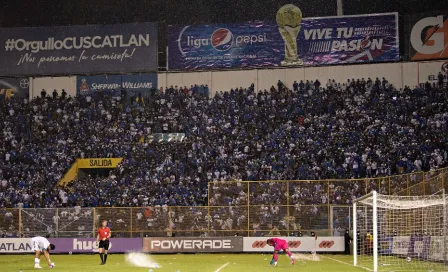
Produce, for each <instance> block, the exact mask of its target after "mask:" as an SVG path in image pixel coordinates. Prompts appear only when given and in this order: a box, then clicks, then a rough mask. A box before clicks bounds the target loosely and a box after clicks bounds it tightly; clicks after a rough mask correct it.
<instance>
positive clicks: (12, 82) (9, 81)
mask: <svg viewBox="0 0 448 272" xmlns="http://www.w3.org/2000/svg"><path fill="white" fill-rule="evenodd" d="M29 92H30V80H29V78H0V101H1V100H2V99H11V98H13V97H14V98H22V99H23V98H28V97H29Z"/></svg>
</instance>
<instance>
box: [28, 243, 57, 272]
mask: <svg viewBox="0 0 448 272" xmlns="http://www.w3.org/2000/svg"><path fill="white" fill-rule="evenodd" d="M31 246H32V248H33V251H34V252H35V254H36V255H35V256H34V268H39V269H40V268H42V267H41V266H40V254H41V253H42V252H43V253H44V256H45V259H47V263H48V267H50V268H53V267H54V263H52V262H51V260H50V250H53V249H55V246H54V245H53V244H50V241H48V240H47V238H44V237H41V236H36V237H33V238H31Z"/></svg>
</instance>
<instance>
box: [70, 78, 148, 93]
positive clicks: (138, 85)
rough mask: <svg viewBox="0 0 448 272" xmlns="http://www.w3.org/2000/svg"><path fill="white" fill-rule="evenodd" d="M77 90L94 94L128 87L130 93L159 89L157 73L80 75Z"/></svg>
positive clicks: (118, 91)
mask: <svg viewBox="0 0 448 272" xmlns="http://www.w3.org/2000/svg"><path fill="white" fill-rule="evenodd" d="M76 81H77V84H76V85H77V88H76V89H77V91H76V93H77V94H79V95H87V94H92V93H94V92H96V91H98V90H107V91H112V92H115V93H117V94H118V93H120V91H121V89H122V88H123V89H126V91H128V93H129V94H130V95H132V94H133V93H134V92H137V93H138V92H147V91H149V90H151V89H152V88H155V89H157V74H156V73H154V74H141V75H104V76H78V77H77V79H76Z"/></svg>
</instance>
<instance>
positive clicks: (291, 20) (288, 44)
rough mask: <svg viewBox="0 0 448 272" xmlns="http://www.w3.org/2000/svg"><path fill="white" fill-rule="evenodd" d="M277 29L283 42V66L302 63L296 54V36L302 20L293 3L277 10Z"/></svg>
mask: <svg viewBox="0 0 448 272" xmlns="http://www.w3.org/2000/svg"><path fill="white" fill-rule="evenodd" d="M276 19H277V24H278V31H280V35H282V38H283V41H284V42H285V60H283V61H282V62H281V65H283V66H289V65H302V64H303V61H302V60H301V59H299V55H298V54H297V36H298V35H299V32H300V23H301V22H302V11H301V10H300V9H299V8H298V7H296V6H294V5H293V4H288V5H284V6H283V7H281V8H280V9H279V10H278V11H277V16H276Z"/></svg>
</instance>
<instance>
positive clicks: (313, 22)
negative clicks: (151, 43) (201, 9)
mask: <svg viewBox="0 0 448 272" xmlns="http://www.w3.org/2000/svg"><path fill="white" fill-rule="evenodd" d="M168 51H169V52H168V56H169V59H168V64H169V65H168V66H169V69H173V70H176V69H178V70H181V69H187V70H188V69H189V70H194V69H221V68H244V67H262V66H297V65H299V66H300V65H328V64H346V63H359V62H361V63H362V62H384V61H397V60H399V36H398V14H397V13H386V14H372V15H357V16H342V17H322V18H302V12H301V11H300V9H299V7H296V6H294V5H291V4H288V5H285V6H283V7H281V8H280V9H279V10H278V12H277V14H276V20H275V21H257V22H245V23H235V24H216V25H187V26H177V25H176V26H169V29H168Z"/></svg>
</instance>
